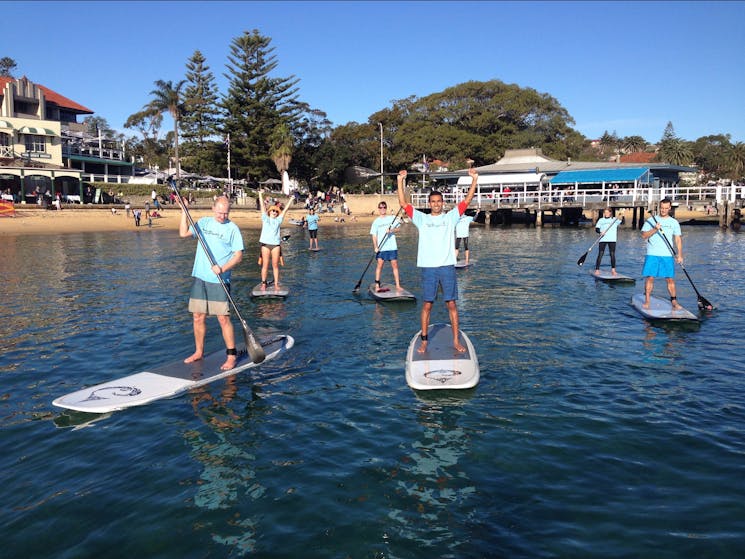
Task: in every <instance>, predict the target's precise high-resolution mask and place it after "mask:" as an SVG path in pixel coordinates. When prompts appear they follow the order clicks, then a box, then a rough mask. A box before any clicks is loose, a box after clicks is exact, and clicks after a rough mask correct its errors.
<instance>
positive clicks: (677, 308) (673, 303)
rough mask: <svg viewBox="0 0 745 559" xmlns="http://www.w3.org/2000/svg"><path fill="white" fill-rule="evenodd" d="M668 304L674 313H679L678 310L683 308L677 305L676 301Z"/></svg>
mask: <svg viewBox="0 0 745 559" xmlns="http://www.w3.org/2000/svg"><path fill="white" fill-rule="evenodd" d="M670 303H671V304H672V306H673V310H674V311H679V310H680V309H682V308H683V307H681V306H680V304H678V302H677V301H671V302H670Z"/></svg>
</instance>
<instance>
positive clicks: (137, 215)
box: [132, 210, 142, 227]
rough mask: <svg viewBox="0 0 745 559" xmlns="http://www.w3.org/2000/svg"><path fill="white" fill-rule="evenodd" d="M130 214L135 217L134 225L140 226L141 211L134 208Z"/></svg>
mask: <svg viewBox="0 0 745 559" xmlns="http://www.w3.org/2000/svg"><path fill="white" fill-rule="evenodd" d="M132 215H133V216H134V218H135V227H139V226H140V218H141V217H142V212H141V211H140V210H134V211H133V212H132Z"/></svg>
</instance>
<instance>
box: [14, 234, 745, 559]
mask: <svg viewBox="0 0 745 559" xmlns="http://www.w3.org/2000/svg"><path fill="white" fill-rule="evenodd" d="M407 227H411V226H407ZM472 229H473V234H472V237H473V238H472V240H471V243H470V250H471V255H472V257H473V258H474V259H475V260H476V264H475V265H474V266H473V267H471V268H468V269H463V270H458V278H459V291H460V299H459V303H458V307H459V310H460V319H461V327H462V328H463V330H465V331H467V332H468V334H469V337H470V338H471V340H472V341H473V343H474V345H475V347H476V350H477V352H478V354H479V362H480V364H481V382H480V384H479V385H478V386H477V387H476V388H475V389H472V390H470V391H466V392H463V393H457V394H434V395H429V394H426V393H416V392H413V391H412V390H410V389H409V388H408V387H407V386H406V384H405V379H404V356H405V353H406V348H407V346H408V343H409V340H410V339H411V337H412V336H413V335H414V334H415V333H416V331H417V330H418V329H419V311H420V308H421V306H420V305H421V301H419V302H417V303H416V304H397V305H393V304H390V305H389V304H380V303H376V302H374V301H373V300H371V299H370V298H369V297H368V296H367V294H366V293H365V291H364V289H362V290H361V293H360V294H356V295H355V294H354V293H352V289H353V287H354V286H355V284H356V283H357V281H358V280H359V278H360V274H362V271H363V269H364V266H365V265H366V263H367V261H368V260H369V258H370V256H371V255H370V242H369V235H368V231H369V229H368V228H367V227H362V226H356V227H354V226H350V227H346V226H345V227H340V228H338V229H337V228H331V227H327V228H324V229H322V231H321V234H322V237H321V241H320V244H321V245H322V246H323V247H324V250H323V251H322V252H319V253H317V254H315V253H313V254H309V253H308V251H307V239H305V238H304V235H303V234H302V233H301V232H297V233H295V232H293V233H292V236H291V238H290V239H289V240H288V242H287V243H286V244H285V245H283V252H284V254H285V259H286V266H285V267H284V268H283V269H282V275H283V282H284V283H285V284H286V285H287V286H288V287H289V288H290V296H289V297H288V298H287V299H286V300H284V301H254V300H252V299H251V298H250V296H249V289H250V287H251V286H252V285H255V284H256V283H258V281H259V270H258V267H256V266H255V258H254V256H255V251H256V247H257V243H256V238H255V237H256V235H255V234H254V233H246V234H245V235H244V236H245V237H246V239H247V240H246V246H247V247H248V249H247V250H248V254H247V255H246V262H247V265H246V266H245V267H242V268H241V270H240V271H239V272H238V273H236V276H235V284H234V288H233V295H234V298H235V301H236V304H237V305H238V307H239V309H240V310H241V314H242V315H243V317H244V318H245V319H246V320H247V322H248V324H249V325H250V326H251V328H252V329H253V330H254V331H255V332H256V333H257V334H258V335H262V334H263V333H266V332H272V331H273V332H288V333H290V334H291V335H292V336H293V337H294V338H295V341H296V343H295V347H294V348H293V349H292V351H290V352H288V354H287V355H286V357H284V358H283V359H281V360H274V361H272V362H270V363H267V364H264V365H262V366H260V367H257V368H255V369H252V370H250V371H247V372H245V373H243V374H240V375H238V376H236V377H234V378H231V379H229V380H223V381H218V382H215V383H213V384H211V385H208V386H205V387H202V388H200V389H198V390H195V391H193V392H190V393H188V394H187V395H183V396H181V397H179V398H176V399H173V400H164V401H160V402H155V403H152V404H150V405H148V406H143V407H141V408H137V409H132V410H127V411H123V412H117V413H114V414H110V415H105V416H98V415H90V414H77V413H72V412H65V411H61V410H58V409H55V408H53V407H52V406H51V401H52V399H54V398H55V397H57V396H59V395H61V394H65V393H68V392H71V391H73V390H77V389H79V388H81V387H83V386H90V385H92V384H95V383H98V382H102V381H104V380H108V379H113V378H118V377H120V376H124V375H127V374H130V373H133V372H136V371H141V370H146V369H147V368H148V367H149V366H151V365H157V364H161V363H164V362H170V361H172V360H174V359H175V358H176V357H178V356H182V355H187V354H188V353H189V351H190V350H191V348H192V344H193V335H192V324H191V317H190V315H189V314H188V312H187V310H186V304H187V294H188V286H189V277H188V274H189V271H190V269H191V262H192V257H193V252H194V248H195V246H194V243H192V242H187V241H182V240H180V239H178V238H177V237H175V235H174V234H173V232H168V231H162V230H155V229H153V230H146V231H141V232H134V233H133V234H131V235H130V234H126V235H123V234H120V233H106V234H78V235H65V236H59V237H48V236H44V237H33V236H30V237H16V238H13V237H8V238H7V239H3V242H2V243H0V259H2V262H3V266H2V267H0V282H2V284H3V292H2V293H3V307H2V313H3V314H2V318H3V320H1V321H0V349H1V351H0V375H2V380H3V388H2V390H1V391H0V429H2V432H3V441H4V443H5V445H4V448H5V452H4V453H2V455H0V468H2V471H4V472H5V473H6V478H7V479H6V480H5V483H4V485H3V488H4V492H3V493H2V494H1V495H0V497H2V499H3V502H4V503H5V504H6V507H5V509H4V510H5V517H4V523H3V526H2V527H1V528H0V534H1V535H2V536H3V543H4V551H5V552H6V554H8V555H9V556H17V557H22V556H23V557H26V556H28V557H36V556H39V557H41V556H47V557H52V556H69V557H90V556H109V555H110V553H111V549H121V550H123V551H122V552H121V553H122V554H125V553H126V554H127V556H143V557H145V556H148V557H155V556H163V557H176V556H178V557H195V558H196V557H206V556H215V557H223V556H236V557H237V556H245V555H247V554H253V555H257V556H270V555H274V556H278V557H280V556H281V557H300V556H302V557H346V556H350V557H356V556H365V557H367V556H380V557H414V556H422V555H431V556H437V557H446V556H449V557H484V556H510V557H512V556H525V557H536V556H561V557H573V556H628V557H648V556H655V557H682V556H691V557H693V556H705V555H711V553H712V551H711V550H712V549H713V550H716V552H715V553H716V555H717V557H736V556H737V555H736V553H739V551H740V550H739V547H740V546H738V545H735V544H736V543H738V542H739V541H740V540H742V538H743V537H744V535H745V532H744V531H743V529H742V526H741V522H740V519H741V518H742V502H743V500H744V499H745V494H743V490H741V489H740V487H741V485H742V484H741V477H742V475H741V473H742V456H743V453H745V446H743V439H742V436H741V433H742V432H743V430H745V411H744V410H745V391H744V390H743V386H742V384H743V383H742V375H741V374H739V373H738V371H742V370H743V369H744V368H745V356H743V354H742V352H738V351H736V350H733V347H735V348H736V347H737V342H738V340H739V338H738V337H737V334H738V332H739V324H740V322H741V316H742V312H743V310H745V308H744V307H745V302H743V299H742V297H741V294H740V287H739V283H740V282H739V278H741V277H743V272H744V271H745V268H744V267H745V259H743V256H744V255H745V254H744V253H745V249H744V248H743V243H742V242H741V239H742V237H740V236H736V235H733V234H732V233H729V232H721V231H715V230H712V229H709V228H706V230H702V229H701V228H699V229H695V228H687V229H685V230H684V242H685V243H686V244H685V247H686V254H687V260H686V268H687V269H688V271H689V273H690V274H691V276H692V277H693V278H694V280H695V281H696V285H697V287H698V288H699V290H700V291H701V292H702V294H704V295H705V296H706V297H707V298H708V299H710V300H711V301H713V302H715V303H717V306H718V307H719V308H718V309H717V310H716V311H714V312H713V313H711V314H710V315H708V316H706V317H705V318H704V320H702V322H701V324H700V325H698V326H696V327H686V326H682V325H668V324H655V323H650V322H647V321H645V320H642V319H641V318H640V317H639V316H638V315H637V313H636V312H635V311H634V310H633V309H632V308H631V307H630V306H629V304H628V301H629V299H630V297H631V294H632V293H634V292H637V291H640V290H641V288H642V286H641V285H640V282H637V285H636V286H634V285H631V286H623V287H619V286H610V285H607V284H604V283H602V282H596V281H594V279H593V278H591V277H589V274H588V273H587V271H586V270H584V269H580V268H578V267H577V266H576V260H577V257H578V256H580V255H581V254H582V253H583V252H585V251H586V250H587V247H588V246H589V244H590V243H591V242H592V241H593V240H594V237H592V231H585V230H566V229H561V228H546V229H544V230H535V229H529V228H522V227H515V228H513V229H496V228H495V229H483V228H472ZM399 247H400V250H399V261H400V264H401V277H402V280H403V283H404V285H405V286H406V287H407V288H408V289H409V290H411V291H412V292H413V293H414V294H416V295H419V294H420V291H421V290H420V279H419V271H418V270H417V269H416V267H415V265H414V261H415V251H416V234H415V232H414V231H413V229H410V230H408V231H407V232H405V234H402V235H401V236H400V241H399ZM252 251H254V252H253V253H252ZM643 255H644V246H643V244H642V243H641V242H640V241H639V239H638V233H636V232H631V231H628V230H627V231H624V232H623V235H622V237H621V239H620V241H619V247H618V252H617V257H618V260H619V265H618V268H619V271H623V272H626V273H628V274H630V275H633V276H635V277H637V278H638V274H639V271H640V268H641V262H642V260H643ZM371 277H372V276H371V273H370V271H368V275H367V277H366V278H365V279H364V280H363V282H362V285H363V286H366V285H367V284H368V283H369V281H370V279H371ZM678 282H679V283H678V285H679V287H678V292H679V297H680V298H681V302H682V303H683V304H684V305H687V306H693V307H694V308H695V301H696V298H695V294H694V293H693V291H692V290H691V289H690V286H689V285H688V284H687V282H686V280H685V277H684V276H681V277H680V278H679V279H678ZM432 320H433V322H443V321H447V311H446V309H445V306H444V304H443V303H442V301H437V303H436V304H435V306H434V308H433V314H432ZM221 346H222V342H221V339H220V335H219V328H218V326H217V324H216V323H213V324H210V325H209V326H208V348H207V349H208V350H213V349H218V348H220V347H221ZM0 491H3V490H2V489H0ZM661 510H664V511H665V514H659V511H661ZM163 533H169V534H177V535H178V536H177V537H176V538H172V539H170V540H168V544H167V546H165V547H164V545H165V544H163V541H164V540H163V539H162V534H163ZM39 534H47V535H48V537H44V538H41V537H39ZM681 534H689V535H690V537H684V536H681ZM124 550H126V551H124ZM660 550H663V551H660Z"/></svg>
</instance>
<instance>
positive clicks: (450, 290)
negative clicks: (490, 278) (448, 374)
mask: <svg viewBox="0 0 745 559" xmlns="http://www.w3.org/2000/svg"><path fill="white" fill-rule="evenodd" d="M468 174H469V175H471V187H470V188H469V189H468V193H467V194H466V197H465V198H464V199H463V200H462V201H461V202H460V203H458V204H457V205H456V206H455V207H454V208H453V209H452V210H450V211H449V212H447V213H444V212H443V198H442V194H441V193H439V192H437V191H432V192H430V194H429V207H430V209H431V213H429V214H426V213H424V212H420V211H419V210H416V209H414V207H413V206H412V205H411V204H407V203H406V197H405V196H404V183H405V181H406V171H399V173H398V177H397V178H398V202H399V204H401V207H402V208H403V209H404V211H405V212H406V214H407V215H408V216H409V217H410V218H411V220H412V222H413V223H414V225H416V227H417V229H418V230H419V245H418V251H417V261H416V265H417V267H418V268H421V269H422V290H423V293H422V299H423V300H424V303H423V304H422V314H421V324H422V343H421V344H420V346H419V349H418V350H417V351H418V352H419V353H424V352H425V351H427V342H428V336H427V334H428V331H429V317H430V314H431V312H432V304H433V303H434V301H435V299H436V297H437V288H438V286H442V293H443V299H445V306H446V307H447V309H448V314H449V315H450V326H451V327H452V329H453V347H455V350H456V351H459V352H464V351H466V348H465V347H463V345H462V344H461V343H460V340H459V336H458V333H459V332H460V329H459V324H458V306H457V304H456V300H457V299H458V284H457V280H456V276H455V244H454V242H453V235H454V234H455V225H456V223H458V220H459V219H460V216H461V215H463V213H464V212H465V211H466V208H467V207H468V205H469V204H470V203H471V200H473V195H474V194H475V193H476V184H477V182H478V178H479V173H478V171H476V169H474V168H473V167H472V168H470V169H469V170H468Z"/></svg>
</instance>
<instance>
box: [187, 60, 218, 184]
mask: <svg viewBox="0 0 745 559" xmlns="http://www.w3.org/2000/svg"><path fill="white" fill-rule="evenodd" d="M206 62H207V60H206V59H205V57H204V55H202V53H201V52H200V51H198V50H196V51H194V54H193V55H192V56H191V58H189V60H188V61H187V63H186V87H185V89H184V96H183V114H182V116H181V120H180V127H181V136H182V139H183V155H182V160H183V161H184V164H185V167H186V168H187V169H190V170H191V171H193V172H195V173H199V174H219V175H220V176H222V175H224V174H225V159H226V157H225V147H224V144H223V142H222V140H221V138H220V137H219V136H220V125H221V114H220V107H219V105H218V100H219V92H218V89H217V84H216V82H215V76H214V74H213V73H212V72H211V71H210V68H209V66H208V65H207V64H206Z"/></svg>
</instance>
